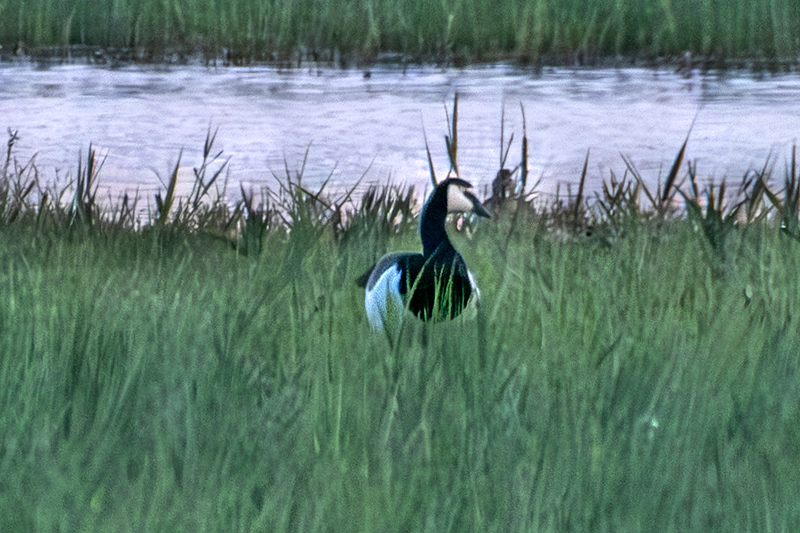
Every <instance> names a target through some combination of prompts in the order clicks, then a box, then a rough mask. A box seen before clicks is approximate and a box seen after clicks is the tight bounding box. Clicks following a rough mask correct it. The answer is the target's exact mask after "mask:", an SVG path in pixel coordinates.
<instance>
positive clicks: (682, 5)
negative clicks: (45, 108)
mask: <svg viewBox="0 0 800 533" xmlns="http://www.w3.org/2000/svg"><path fill="white" fill-rule="evenodd" d="M0 46H1V48H0V58H2V59H4V60H13V59H15V58H20V57H29V58H33V59H37V60H47V59H50V60H69V59H71V58H72V59H75V58H87V59H88V60H91V61H94V62H100V63H104V62H109V63H128V62H146V63H153V62H155V63H164V62H166V63H184V62H189V61H198V60H199V61H203V62H205V63H214V64H232V65H243V64H250V63H263V62H268V63H275V64H279V65H286V66H292V65H298V64H300V65H302V64H307V63H323V64H328V65H338V66H353V65H369V64H373V63H376V62H387V63H398V64H406V63H433V64H443V63H446V64H454V65H466V64H471V63H475V62H495V61H514V62H517V63H518V64H520V65H590V66H606V65H608V66H612V65H617V66H618V65H631V64H637V65H663V64H675V65H677V66H687V64H688V66H691V65H696V66H698V67H701V68H731V67H734V68H735V67H748V68H766V69H771V70H795V69H796V68H797V64H798V58H799V57H800V6H799V5H798V4H797V3H796V2H793V1H791V0H757V1H755V2H750V1H748V0H733V1H730V2H716V1H714V0H692V1H688V0H672V1H669V2H664V1H661V0H645V1H641V2H620V1H617V0H594V1H590V2H585V1H578V0H567V1H563V0H525V1H522V0H499V1H497V2H486V1H485V0H444V1H441V2H427V1H425V0H402V1H397V0H357V1H353V2H346V3H339V2H334V1H330V0H324V1H320V0H295V1H293V2H263V1H260V0H236V1H233V2H221V1H217V0H166V1H163V0H123V1H119V2H80V1H78V0H66V1H62V0H34V1H29V0H7V1H5V2H3V3H0Z"/></svg>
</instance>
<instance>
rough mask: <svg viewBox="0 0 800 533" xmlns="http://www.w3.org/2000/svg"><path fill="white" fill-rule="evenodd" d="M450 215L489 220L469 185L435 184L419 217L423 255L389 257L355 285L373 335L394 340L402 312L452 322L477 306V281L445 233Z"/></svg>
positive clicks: (458, 182) (453, 180)
mask: <svg viewBox="0 0 800 533" xmlns="http://www.w3.org/2000/svg"><path fill="white" fill-rule="evenodd" d="M448 213H474V214H476V215H478V216H481V217H486V218H491V217H490V215H489V212H488V211H487V210H486V209H485V208H484V207H483V205H481V202H480V201H479V200H478V198H477V197H476V196H475V194H474V193H473V191H472V185H470V184H469V182H467V181H465V180H463V179H460V178H448V179H446V180H444V181H442V182H441V183H440V184H438V185H437V186H436V187H435V188H434V189H433V192H432V193H431V194H430V196H429V197H428V200H427V201H426V202H425V206H424V207H423V208H422V215H421V216H420V221H419V234H420V238H421V239H422V253H421V254H420V253H414V252H396V253H391V254H387V255H385V256H383V257H382V258H381V259H380V260H379V261H378V262H377V263H376V264H375V266H374V267H373V268H372V269H371V270H370V271H368V273H367V274H365V275H364V276H362V278H361V279H360V280H359V282H360V284H361V285H362V286H363V287H365V288H366V296H365V298H364V303H365V306H366V309H367V319H368V320H369V323H370V325H371V326H372V328H373V329H374V330H376V331H383V332H385V333H387V334H388V335H389V337H390V338H393V337H394V336H395V335H396V334H397V332H398V331H399V330H400V327H401V326H402V323H403V319H404V315H406V311H408V312H410V313H411V314H413V315H414V316H416V317H417V318H419V319H421V320H425V321H440V320H450V319H453V318H455V317H457V316H459V315H460V314H461V313H462V311H464V309H465V308H466V307H467V305H468V304H471V305H475V302H477V300H478V298H479V293H478V286H477V285H476V284H475V278H474V276H473V275H472V272H470V271H469V269H467V264H466V263H465V262H464V258H463V257H461V254H459V253H458V252H457V251H456V249H455V248H454V247H453V244H452V243H451V242H450V239H449V238H448V237H447V232H446V231H445V219H446V218H447V215H448Z"/></svg>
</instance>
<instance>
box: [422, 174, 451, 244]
mask: <svg viewBox="0 0 800 533" xmlns="http://www.w3.org/2000/svg"><path fill="white" fill-rule="evenodd" d="M446 218H447V188H445V187H438V188H437V189H435V190H434V192H433V194H432V195H431V197H430V198H429V199H428V201H427V202H426V204H425V207H423V208H422V216H421V217H420V221H419V234H420V238H421V239H422V255H424V256H425V257H426V258H428V257H431V256H432V255H433V254H434V253H435V254H436V255H442V254H444V255H449V254H451V253H455V248H453V245H452V244H451V243H450V239H449V238H448V237H447V231H445V228H444V223H445V219H446Z"/></svg>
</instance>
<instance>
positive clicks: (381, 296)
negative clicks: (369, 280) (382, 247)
mask: <svg viewBox="0 0 800 533" xmlns="http://www.w3.org/2000/svg"><path fill="white" fill-rule="evenodd" d="M401 276H402V272H400V267H399V266H398V265H394V266H393V267H391V268H387V269H386V270H384V271H383V273H382V274H381V275H380V277H379V278H378V281H376V282H375V284H374V285H373V286H372V288H371V289H369V290H367V292H366V295H365V297H364V304H365V307H366V309H367V319H368V320H369V324H370V326H372V329H374V330H376V331H386V330H387V329H388V330H390V331H391V332H395V331H397V329H398V328H399V327H400V324H401V323H402V318H403V312H404V311H405V304H404V303H403V295H402V294H400V278H401Z"/></svg>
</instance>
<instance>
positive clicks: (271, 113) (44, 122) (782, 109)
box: [0, 65, 800, 197]
mask: <svg viewBox="0 0 800 533" xmlns="http://www.w3.org/2000/svg"><path fill="white" fill-rule="evenodd" d="M456 91H458V93H459V95H460V106H459V112H460V121H459V163H460V166H461V170H462V175H464V176H465V177H467V178H468V179H471V180H473V181H474V182H475V183H476V184H477V185H478V186H479V187H482V186H484V185H487V184H488V183H489V182H490V181H491V179H492V177H493V176H494V173H495V172H496V170H497V168H498V166H497V165H498V160H499V152H500V146H499V139H500V115H501V108H502V105H503V102H505V104H506V137H508V135H509V134H510V133H512V132H513V133H514V134H515V143H514V146H513V148H512V150H511V155H510V160H511V161H513V162H514V164H515V163H516V162H517V161H518V160H519V142H518V141H519V139H520V138H521V135H522V122H521V116H520V113H519V103H522V104H523V105H524V106H525V111H526V115H527V123H528V136H529V139H530V149H531V160H530V166H531V171H532V174H533V175H535V176H539V175H542V176H543V178H544V179H543V182H542V190H543V191H544V192H553V191H554V190H555V188H556V186H557V185H558V184H559V183H560V184H565V183H574V182H575V181H576V180H577V178H578V176H579V175H580V170H581V167H582V165H583V159H584V156H585V154H586V150H587V149H590V150H591V159H590V176H591V177H592V181H591V182H590V183H589V187H590V188H596V187H598V186H599V183H600V179H601V178H605V177H607V176H608V175H609V169H613V170H615V171H617V172H618V173H622V171H623V170H624V164H623V162H622V160H621V158H620V153H624V154H626V155H628V156H630V158H631V159H632V160H633V161H634V162H635V163H636V165H637V166H638V168H639V169H640V170H641V172H642V174H643V175H644V176H645V178H647V179H650V180H652V183H655V182H656V180H657V179H658V177H659V173H661V174H662V175H663V174H664V173H666V171H667V170H668V168H669V166H670V165H671V162H672V159H673V157H674V156H675V154H676V152H677V150H678V148H679V147H680V144H681V143H682V142H683V139H684V137H685V136H686V133H687V131H688V128H689V125H690V124H691V122H692V119H693V118H694V117H695V115H696V114H697V113H698V111H699V115H698V118H697V122H696V124H695V127H694V130H693V132H692V136H691V140H690V143H689V147H688V150H687V154H686V155H687V157H688V158H690V159H695V160H697V162H698V165H699V171H700V175H701V176H703V177H712V176H713V177H715V178H716V179H720V178H722V177H728V178H729V179H734V180H738V179H739V178H741V176H742V174H743V173H744V172H745V171H746V170H747V169H749V168H753V167H761V166H762V165H763V163H764V161H765V159H766V158H767V156H768V155H769V154H770V153H772V154H773V155H777V156H778V160H779V163H778V166H777V167H776V168H777V170H780V171H781V172H782V169H783V162H782V161H783V159H785V158H786V157H788V155H789V152H790V149H791V145H792V143H793V142H794V141H795V139H796V137H797V131H798V125H800V98H798V96H800V79H798V78H797V77H796V76H771V77H766V78H764V79H756V78H755V77H754V76H752V75H750V74H716V75H706V76H702V75H700V74H695V75H694V76H692V77H691V78H688V79H687V78H684V77H682V76H680V75H678V74H673V73H671V72H664V71H654V70H641V69H625V70H574V69H545V70H544V71H542V72H541V73H539V74H534V73H532V72H526V71H521V70H519V69H516V68H513V67H509V66H504V65H495V66H492V67H473V68H469V69H466V70H457V69H452V70H439V69H433V68H425V69H419V70H409V71H407V72H405V73H403V72H401V71H399V70H393V69H385V70H381V69H378V70H373V71H372V75H371V76H370V77H365V76H364V75H363V73H362V72H359V71H336V70H322V71H316V70H315V71H308V70H295V71H289V72H278V71H276V70H274V69H271V68H267V67H258V68H225V69H219V70H214V69H208V68H202V67H181V68H168V69H163V68H158V69H154V68H140V67H127V68H122V69H116V70H111V69H105V68H95V67H90V66H57V67H51V68H47V69H39V68H36V67H34V66H19V65H3V66H0V128H2V130H0V132H4V131H5V129H6V128H14V129H17V130H19V135H20V137H21V141H20V142H19V144H18V152H17V153H18V156H19V158H20V159H21V160H26V159H27V158H28V157H30V156H32V155H33V154H34V153H36V154H38V155H37V161H38V165H39V168H40V170H42V171H43V172H44V175H45V177H47V178H50V177H55V176H56V169H58V173H59V175H61V176H62V177H63V176H65V175H66V174H67V173H69V172H71V173H74V172H75V169H76V167H77V155H78V153H79V151H81V150H85V149H86V148H87V147H88V145H89V143H90V142H92V143H94V145H95V146H97V147H99V148H101V149H102V151H103V153H107V155H108V158H107V161H106V163H105V167H104V168H103V171H102V174H101V185H103V186H105V187H107V188H108V189H109V190H110V191H111V192H112V194H114V195H116V194H118V193H120V192H121V191H122V190H125V189H127V190H136V189H138V190H140V191H141V192H143V193H146V196H148V197H150V196H151V191H154V190H157V189H158V188H160V184H159V181H158V179H157V177H156V174H155V172H154V169H155V170H156V171H158V173H160V174H161V175H162V176H165V175H167V174H168V172H169V170H170V168H171V165H173V164H174V162H175V160H176V158H177V156H178V153H179V152H180V150H181V149H183V150H184V159H183V162H184V164H186V165H187V169H186V172H187V173H191V170H190V167H191V166H192V165H197V164H198V163H199V161H200V152H201V149H202V146H203V141H204V138H205V135H206V130H207V128H208V126H209V123H211V124H213V125H214V126H215V127H218V128H219V134H218V136H217V148H219V149H222V150H224V155H225V156H227V157H230V181H231V184H232V185H233V186H232V187H230V191H231V192H232V193H237V191H238V184H239V183H240V182H241V183H245V184H248V185H252V186H253V187H255V188H258V187H259V186H260V185H262V184H263V185H271V184H273V183H274V182H273V178H272V176H271V171H274V172H276V173H278V174H282V173H283V168H284V161H286V162H287V164H288V166H289V168H290V169H299V168H300V166H301V164H302V160H303V155H304V153H305V152H306V149H307V148H309V145H310V150H309V157H308V163H307V165H306V171H305V182H306V183H307V184H308V185H310V186H314V185H317V184H319V183H321V182H322V181H323V180H324V179H325V178H326V177H328V175H329V174H331V172H333V180H332V183H333V184H334V185H336V186H341V187H346V186H348V185H350V184H352V183H354V182H355V181H356V180H358V179H359V178H360V177H361V176H362V174H365V180H364V182H363V183H365V184H366V183H369V182H384V181H387V180H389V179H392V180H394V181H402V182H409V183H412V182H413V183H417V184H419V185H420V186H424V184H425V183H426V182H427V179H428V177H427V176H428V169H427V161H426V156H425V150H424V140H423V128H422V124H423V123H424V125H425V128H426V130H427V133H428V138H429V141H430V143H431V148H432V149H433V152H434V159H435V162H436V164H437V170H438V172H439V173H440V174H444V173H445V172H446V170H447V168H446V164H447V163H446V161H447V160H446V154H445V148H444V141H443V135H444V134H445V132H446V119H445V113H444V105H445V104H447V105H448V106H449V105H451V103H452V97H453V93H454V92H456ZM188 182H189V178H188V177H187V179H186V180H185V183H188ZM237 194H238V193H237Z"/></svg>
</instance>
